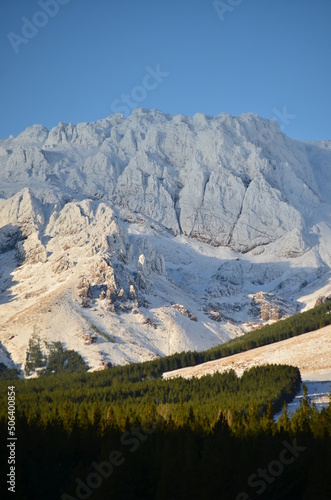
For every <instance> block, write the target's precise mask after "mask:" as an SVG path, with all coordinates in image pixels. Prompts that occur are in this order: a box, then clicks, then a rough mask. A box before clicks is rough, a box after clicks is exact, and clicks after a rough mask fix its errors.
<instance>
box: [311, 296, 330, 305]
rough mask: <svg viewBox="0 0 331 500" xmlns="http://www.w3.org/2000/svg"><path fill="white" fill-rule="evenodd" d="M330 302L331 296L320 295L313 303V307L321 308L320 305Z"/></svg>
mask: <svg viewBox="0 0 331 500" xmlns="http://www.w3.org/2000/svg"><path fill="white" fill-rule="evenodd" d="M330 301H331V295H328V296H325V295H322V296H321V297H318V299H317V300H316V302H315V305H314V307H317V306H321V305H322V304H325V303H326V302H330Z"/></svg>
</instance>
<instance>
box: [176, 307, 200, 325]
mask: <svg viewBox="0 0 331 500" xmlns="http://www.w3.org/2000/svg"><path fill="white" fill-rule="evenodd" d="M172 307H173V309H176V311H179V312H180V313H181V314H183V315H184V316H186V317H187V318H189V319H190V320H192V321H198V320H197V317H196V315H195V314H193V313H192V312H191V311H189V310H188V309H186V307H185V306H183V305H182V304H172Z"/></svg>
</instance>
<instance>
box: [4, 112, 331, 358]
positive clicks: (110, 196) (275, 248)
mask: <svg viewBox="0 0 331 500" xmlns="http://www.w3.org/2000/svg"><path fill="white" fill-rule="evenodd" d="M330 169H331V141H322V142H300V141H295V140H293V139H290V138H288V137H287V136H286V135H284V134H283V133H282V132H281V130H280V128H279V126H278V124H277V123H276V122H275V121H271V120H266V119H262V118H260V117H258V116H256V115H253V114H246V115H242V116H239V117H233V116H230V115H226V114H220V115H218V116H216V117H210V116H205V115H203V114H199V113H197V114H196V115H194V116H193V117H185V116H183V115H175V116H172V115H168V114H165V113H161V112H159V111H155V110H152V111H151V110H146V109H138V110H135V111H133V112H132V114H131V115H130V116H129V117H128V118H124V116H123V115H121V114H115V115H111V116H109V117H107V118H106V119H103V120H100V121H97V122H95V123H80V124H78V125H76V126H74V125H72V124H66V123H60V124H59V125H58V126H57V127H55V128H53V129H52V130H50V131H48V130H47V129H46V128H45V127H43V126H40V125H34V126H32V127H29V128H27V129H26V130H25V131H24V132H22V133H21V134H20V135H19V136H17V137H16V138H13V137H11V138H9V139H7V140H1V141H0V340H1V343H2V344H1V351H0V361H2V362H5V363H6V364H8V365H10V364H12V363H16V364H19V365H22V366H23V365H24V362H25V357H26V349H27V345H28V341H29V338H31V335H32V333H33V332H36V331H38V332H39V334H40V336H41V337H42V338H44V339H45V340H51V341H54V340H60V341H61V342H62V343H63V344H65V345H66V347H67V348H69V349H75V350H76V351H78V352H80V353H81V354H82V355H83V356H84V358H85V359H86V360H87V362H88V363H89V365H90V366H91V367H92V368H98V367H101V366H103V365H105V364H106V363H107V362H112V363H126V362H130V361H137V360H145V359H151V358H153V357H155V356H162V355H166V354H170V353H173V352H176V351H181V350H187V349H192V350H201V349H206V348H208V347H211V346H213V345H216V344H218V343H220V342H223V341H225V340H227V339H229V338H232V337H234V336H236V335H240V334H242V333H243V332H245V331H247V330H248V329H250V328H251V327H252V326H254V325H257V324H259V323H261V322H265V321H272V320H277V319H280V318H281V317H283V316H286V315H289V314H293V313H294V312H296V311H297V310H301V309H302V308H305V307H311V306H313V305H314V303H315V301H316V299H317V298H318V297H319V296H328V295H329V294H331V282H330V267H331V170H330Z"/></svg>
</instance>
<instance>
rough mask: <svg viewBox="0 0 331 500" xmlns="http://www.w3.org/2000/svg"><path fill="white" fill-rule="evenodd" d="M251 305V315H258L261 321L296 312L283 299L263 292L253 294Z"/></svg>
mask: <svg viewBox="0 0 331 500" xmlns="http://www.w3.org/2000/svg"><path fill="white" fill-rule="evenodd" d="M251 306H252V308H251V312H252V314H253V316H257V317H259V318H260V319H261V320H262V321H278V320H279V319H281V318H283V317H285V316H289V315H290V314H295V312H296V311H295V309H294V308H293V306H292V307H291V305H290V304H288V303H287V302H286V301H285V300H282V299H280V298H279V297H276V296H275V295H273V294H271V293H265V292H258V293H256V294H254V295H253V299H252V303H251Z"/></svg>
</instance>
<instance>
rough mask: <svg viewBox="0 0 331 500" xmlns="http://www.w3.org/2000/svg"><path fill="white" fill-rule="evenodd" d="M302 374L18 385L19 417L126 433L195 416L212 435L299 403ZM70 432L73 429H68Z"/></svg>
mask: <svg viewBox="0 0 331 500" xmlns="http://www.w3.org/2000/svg"><path fill="white" fill-rule="evenodd" d="M300 382H301V377H300V372H299V370H298V369H297V368H295V367H291V366H286V365H266V366H261V367H254V368H251V369H250V370H248V371H246V372H245V373H244V374H243V375H242V377H238V376H237V375H236V373H235V372H234V371H233V370H230V371H229V372H226V373H222V374H221V373H216V374H215V375H213V376H211V375H206V376H204V377H201V378H200V379H197V378H193V379H191V380H186V379H183V378H176V379H171V380H162V379H161V378H157V379H152V378H150V379H146V380H137V381H132V380H130V378H125V377H123V376H121V375H120V376H116V370H105V371H103V372H95V373H91V374H84V375H78V374H76V375H74V376H72V375H59V376H52V377H41V378H37V379H35V378H34V379H29V380H17V381H16V382H15V387H16V393H17V402H18V406H17V408H18V411H19V412H21V413H22V415H25V418H26V421H27V423H28V424H30V423H31V422H33V421H35V420H36V419H37V420H38V422H42V423H43V424H44V425H48V424H51V423H52V422H54V421H56V422H58V421H59V420H61V421H62V422H63V423H65V425H64V427H65V428H66V430H69V429H70V428H72V427H73V426H74V425H76V424H77V425H79V426H80V425H86V424H88V423H90V424H93V423H94V422H95V421H96V420H98V421H99V422H100V430H102V429H105V428H107V426H108V425H109V424H110V423H111V425H112V426H113V427H116V428H118V429H120V430H123V429H124V427H125V425H126V424H127V423H128V422H129V423H133V422H134V421H135V420H139V421H144V419H146V418H147V416H148V419H151V418H152V419H153V420H155V419H159V418H160V419H162V420H164V421H165V422H166V423H169V422H170V421H174V422H175V423H178V422H183V421H184V419H185V418H188V417H189V416H191V417H192V415H193V416H194V419H195V421H196V422H199V425H200V426H202V427H203V428H204V430H206V431H209V430H210V429H211V428H212V427H213V425H215V422H216V421H217V419H218V416H219V412H220V411H221V410H225V409H226V411H229V412H231V413H232V414H238V415H239V414H240V415H242V416H244V417H246V416H247V415H248V414H249V412H252V411H254V414H255V416H256V417H257V418H260V417H261V416H262V415H263V414H265V413H266V412H267V410H268V405H269V407H270V408H269V412H270V411H272V412H274V411H280V410H281V408H282V405H283V403H284V402H289V401H291V400H292V399H293V397H294V396H295V394H296V393H297V392H298V390H299V387H300ZM6 387H7V384H4V383H3V382H2V383H1V384H0V388H1V394H2V395H3V401H2V403H3V404H2V405H1V409H0V417H1V418H5V415H6V404H5V398H6ZM66 426H67V427H66Z"/></svg>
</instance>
